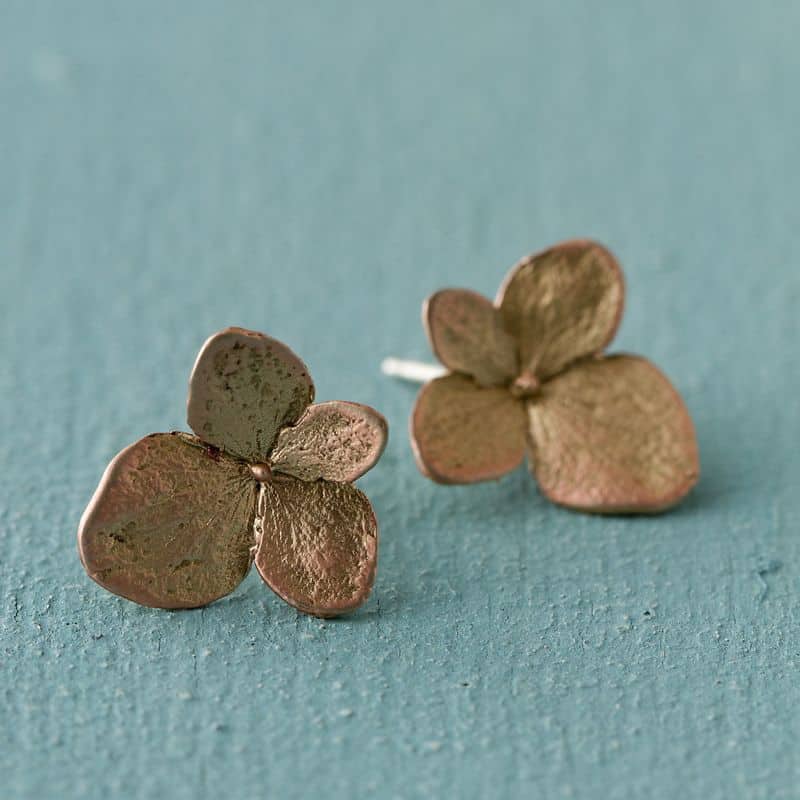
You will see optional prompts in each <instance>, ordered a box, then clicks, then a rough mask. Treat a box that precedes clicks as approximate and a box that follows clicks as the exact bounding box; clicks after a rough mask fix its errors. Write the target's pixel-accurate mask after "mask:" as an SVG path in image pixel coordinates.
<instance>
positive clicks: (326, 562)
mask: <svg viewBox="0 0 800 800" xmlns="http://www.w3.org/2000/svg"><path fill="white" fill-rule="evenodd" d="M257 526H258V530H259V542H258V546H257V550H256V558H255V563H256V567H257V569H258V571H259V573H260V574H261V577H262V578H263V579H264V581H265V582H266V583H267V585H268V586H269V587H270V588H271V589H272V590H273V591H274V592H275V593H276V594H277V595H279V596H280V597H281V598H283V599H284V600H285V601H286V602H287V603H289V604H290V605H292V606H294V607H295V608H297V609H299V610H300V611H303V612H305V613H307V614H313V615H315V616H318V617H335V616H338V615H340V614H345V613H347V612H348V611H352V610H353V609H355V608H357V607H358V606H360V605H361V604H362V603H363V602H364V601H365V600H366V599H367V597H368V596H369V593H370V590H371V589H372V584H373V581H374V579H375V569H376V564H377V553H378V523H377V521H376V519H375V514H374V513H373V511H372V506H371V505H370V503H369V500H368V499H367V498H366V496H365V495H364V494H363V493H362V492H360V491H359V490H358V489H356V488H355V486H351V485H350V484H348V483H332V482H328V481H314V482H307V481H301V480H297V479H295V478H291V477H288V476H287V477H284V478H282V479H279V480H275V481H273V482H272V483H268V484H264V485H263V486H262V487H261V494H260V495H259V513H258V522H257Z"/></svg>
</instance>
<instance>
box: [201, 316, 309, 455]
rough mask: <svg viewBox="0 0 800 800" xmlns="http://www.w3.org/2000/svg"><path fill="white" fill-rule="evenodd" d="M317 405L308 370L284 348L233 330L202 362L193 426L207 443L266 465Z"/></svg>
mask: <svg viewBox="0 0 800 800" xmlns="http://www.w3.org/2000/svg"><path fill="white" fill-rule="evenodd" d="M313 399H314V384H313V383H312V381H311V376H310V375H309V373H308V368H307V367H306V365H305V364H304V363H303V362H302V361H301V360H300V359H299V358H298V357H297V356H296V355H295V354H294V353H293V352H292V351H291V350H290V349H289V348H288V347H286V345H285V344H282V343H281V342H279V341H277V340H276V339H271V338H270V337H269V336H264V334H262V333H255V332H254V331H246V330H243V329H242V328H228V329H227V330H224V331H221V332H220V333H217V334H215V335H214V336H212V337H211V338H210V339H209V340H208V341H207V342H206V343H205V344H204V345H203V348H202V350H201V351H200V355H198V356H197V361H196V362H195V365H194V369H193V370H192V376H191V378H190V379H189V401H188V417H189V426H190V427H191V429H192V430H193V431H194V432H195V433H196V434H197V435H198V436H199V437H200V438H201V439H202V440H203V441H204V442H208V443H209V444H213V445H214V446H215V447H220V448H222V449H223V450H225V451H227V452H229V453H232V454H234V455H237V456H239V457H241V458H244V459H246V460H248V461H251V462H259V461H264V460H265V459H266V457H267V456H268V455H269V452H270V450H271V449H272V446H273V444H274V443H275V439H276V438H277V436H278V431H279V430H280V429H281V428H282V427H283V426H284V425H293V424H294V423H295V422H297V420H298V419H300V416H301V415H302V413H303V412H304V411H305V410H306V408H308V406H309V404H310V403H311V402H312V401H313Z"/></svg>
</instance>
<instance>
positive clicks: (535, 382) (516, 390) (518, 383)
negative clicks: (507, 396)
mask: <svg viewBox="0 0 800 800" xmlns="http://www.w3.org/2000/svg"><path fill="white" fill-rule="evenodd" d="M541 386H542V384H541V383H539V379H538V378H537V377H536V376H535V375H534V374H533V373H532V372H531V371H530V370H525V371H524V372H523V373H522V374H521V375H520V376H519V377H518V378H517V379H516V380H515V381H514V383H512V384H511V394H512V395H513V396H514V397H517V398H520V399H522V398H524V397H534V396H535V395H537V394H538V393H539V389H540V388H541Z"/></svg>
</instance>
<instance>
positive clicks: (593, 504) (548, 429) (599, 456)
mask: <svg viewBox="0 0 800 800" xmlns="http://www.w3.org/2000/svg"><path fill="white" fill-rule="evenodd" d="M528 416H529V421H530V439H531V445H530V447H531V469H532V471H533V473H534V474H535V476H536V478H537V480H538V481H539V485H540V487H541V489H542V491H543V492H544V494H545V495H547V497H549V498H550V499H551V500H553V501H554V502H556V503H560V504H562V505H565V506H569V507H571V508H575V509H579V510H581V511H595V512H600V513H636V512H651V513H652V512H657V511H663V510H665V509H667V508H669V507H670V506H672V505H674V504H675V503H677V502H678V501H679V500H680V499H681V498H682V497H683V496H684V495H686V493H687V492H688V491H689V490H690V489H691V488H692V486H694V484H695V483H696V482H697V479H698V477H699V474H700V464H699V456H698V451H697V441H696V439H695V433H694V426H693V425H692V420H691V418H690V417H689V412H688V411H687V410H686V406H685V405H684V403H683V400H682V399H681V397H680V395H679V394H678V393H677V391H676V390H675V389H674V388H673V386H672V384H670V382H669V381H668V380H667V378H666V377H665V376H664V375H663V374H662V373H661V372H660V371H659V370H658V369H657V368H656V367H655V366H654V365H653V364H651V363H650V362H649V361H647V360H646V359H644V358H639V357H638V356H627V355H620V356H609V357H608V358H600V359H591V360H587V361H584V362H582V363H580V364H576V365H574V366H573V367H571V368H570V369H568V370H567V371H566V372H564V373H562V374H561V375H559V376H558V377H556V378H553V379H552V380H551V381H548V382H547V383H546V384H544V386H543V387H542V391H541V394H540V395H538V396H537V397H536V398H534V399H533V400H531V401H530V404H529V406H528Z"/></svg>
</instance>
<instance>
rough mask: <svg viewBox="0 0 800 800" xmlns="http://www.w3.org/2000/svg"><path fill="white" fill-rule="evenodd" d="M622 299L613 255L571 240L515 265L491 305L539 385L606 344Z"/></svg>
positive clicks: (620, 279) (522, 363) (622, 288)
mask: <svg viewBox="0 0 800 800" xmlns="http://www.w3.org/2000/svg"><path fill="white" fill-rule="evenodd" d="M624 298H625V286H624V281H623V277H622V270H621V269H620V267H619V264H618V263H617V260H616V259H615V258H614V256H613V255H611V253H610V252H609V251H608V250H606V249H605V248H604V247H603V246H602V245H599V244H596V243H595V242H589V241H586V240H582V239H576V240H573V241H569V242H564V243H563V244H559V245H556V246H555V247H551V248H550V249H549V250H545V251H543V252H541V253H538V254H536V255H533V256H529V257H528V258H525V259H523V260H522V261H520V262H519V264H517V265H516V266H515V267H514V268H513V269H512V270H511V272H510V273H509V274H508V276H507V277H506V279H505V281H504V282H503V285H502V286H501V287H500V292H499V293H498V296H497V305H498V306H499V308H500V314H501V316H502V318H503V322H504V324H505V326H506V329H507V330H508V331H509V332H511V333H512V334H513V335H514V336H515V337H516V340H517V344H518V345H519V351H520V366H521V369H522V370H523V371H529V372H531V373H532V374H533V375H535V376H536V377H537V378H538V379H539V380H540V381H543V380H546V379H547V378H549V377H551V376H552V375H555V374H557V373H558V372H560V371H561V370H562V369H564V367H566V366H567V365H568V364H570V363H572V362H573V361H577V360H578V359H580V358H583V357H585V356H589V355H595V354H597V353H600V352H601V351H602V350H603V349H604V348H605V347H606V346H607V345H608V344H609V342H610V341H611V340H612V339H613V338H614V334H615V333H616V332H617V328H618V327H619V323H620V320H621V319H622V310H623V304H624Z"/></svg>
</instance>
